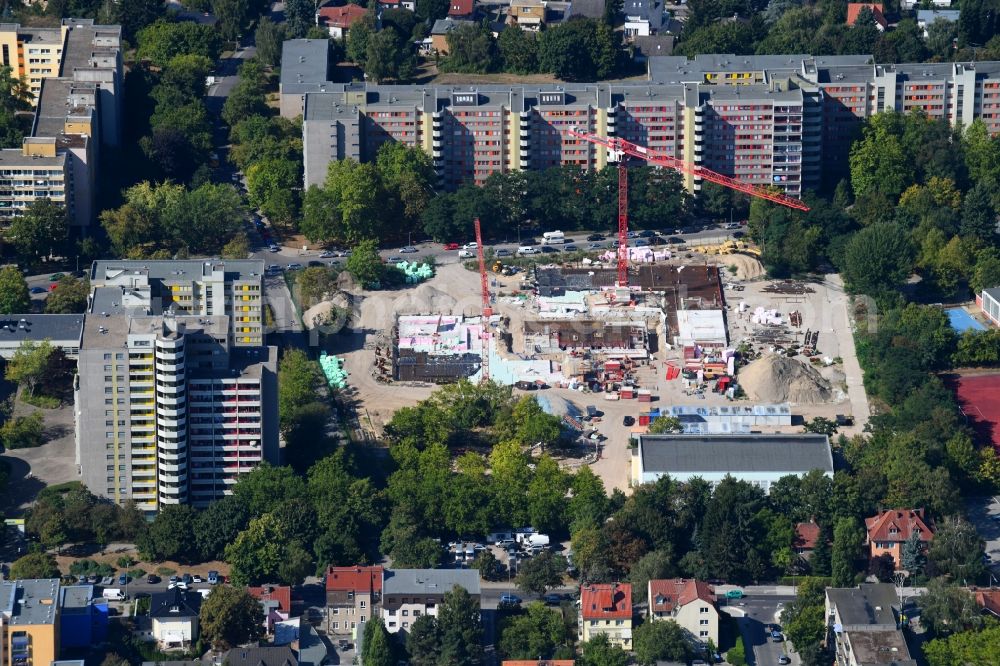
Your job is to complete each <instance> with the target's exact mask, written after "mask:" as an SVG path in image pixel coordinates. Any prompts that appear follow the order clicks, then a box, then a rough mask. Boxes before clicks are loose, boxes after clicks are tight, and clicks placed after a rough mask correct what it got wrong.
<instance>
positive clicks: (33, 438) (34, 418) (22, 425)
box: [0, 412, 45, 449]
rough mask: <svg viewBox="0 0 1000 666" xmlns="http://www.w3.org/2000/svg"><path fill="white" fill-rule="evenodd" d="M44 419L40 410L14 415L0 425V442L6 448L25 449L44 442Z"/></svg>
mask: <svg viewBox="0 0 1000 666" xmlns="http://www.w3.org/2000/svg"><path fill="white" fill-rule="evenodd" d="M44 430H45V419H44V418H43V417H42V413H41V412H32V413H31V414H29V415H28V416H15V417H13V418H10V419H7V422H6V423H4V424H3V425H2V426H0V442H2V443H3V445H4V446H6V447H7V448H8V449H27V448H33V447H36V446H41V445H42V444H44V443H45V438H44V436H43V433H44Z"/></svg>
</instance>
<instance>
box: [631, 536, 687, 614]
mask: <svg viewBox="0 0 1000 666" xmlns="http://www.w3.org/2000/svg"><path fill="white" fill-rule="evenodd" d="M675 573H676V567H675V566H674V562H673V561H672V558H671V555H670V553H669V552H668V550H667V549H663V550H651V551H649V552H648V553H646V554H645V555H643V556H642V557H641V558H639V561H637V562H636V563H635V564H634V565H632V570H631V571H629V574H628V582H629V583H631V584H632V600H633V601H634V602H635V603H637V604H641V603H644V602H645V601H646V594H647V591H648V587H649V581H651V580H659V579H661V578H670V577H671V576H673V575H674V574H675Z"/></svg>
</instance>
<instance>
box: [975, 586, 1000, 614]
mask: <svg viewBox="0 0 1000 666" xmlns="http://www.w3.org/2000/svg"><path fill="white" fill-rule="evenodd" d="M969 589H970V591H971V592H972V593H973V594H975V595H976V603H977V604H979V606H980V607H981V608H982V609H983V610H984V611H986V612H988V613H992V614H993V615H995V616H997V617H1000V589H997V588H995V587H990V588H987V589H982V588H975V587H973V588H969Z"/></svg>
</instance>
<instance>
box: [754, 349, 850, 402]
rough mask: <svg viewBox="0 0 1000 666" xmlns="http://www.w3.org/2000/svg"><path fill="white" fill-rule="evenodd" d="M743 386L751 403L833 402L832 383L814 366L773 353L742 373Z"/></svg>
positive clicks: (755, 362) (758, 360)
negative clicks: (752, 401)
mask: <svg viewBox="0 0 1000 666" xmlns="http://www.w3.org/2000/svg"><path fill="white" fill-rule="evenodd" d="M739 382H740V386H742V387H743V390H744V391H745V392H746V394H747V396H749V398H750V399H751V400H754V401H756V402H763V403H775V402H791V403H796V404H800V405H815V404H819V403H824V402H830V401H831V400H832V399H833V397H834V391H833V389H832V388H831V386H830V382H828V381H827V380H826V379H823V377H822V375H820V374H819V372H818V371H817V370H816V369H815V368H813V367H812V366H810V365H808V364H807V363H804V362H802V361H800V360H798V359H794V358H787V357H785V356H778V355H777V354H770V355H768V356H764V357H762V358H759V359H757V360H756V361H754V362H753V363H751V364H750V365H748V366H746V367H745V368H743V369H742V370H741V371H740V375H739Z"/></svg>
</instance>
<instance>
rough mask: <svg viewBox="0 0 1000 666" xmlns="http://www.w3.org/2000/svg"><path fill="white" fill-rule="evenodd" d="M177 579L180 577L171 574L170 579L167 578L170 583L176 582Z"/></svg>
mask: <svg viewBox="0 0 1000 666" xmlns="http://www.w3.org/2000/svg"><path fill="white" fill-rule="evenodd" d="M179 581H180V578H178V577H177V576H171V577H170V579H169V582H171V583H177V582H179Z"/></svg>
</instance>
